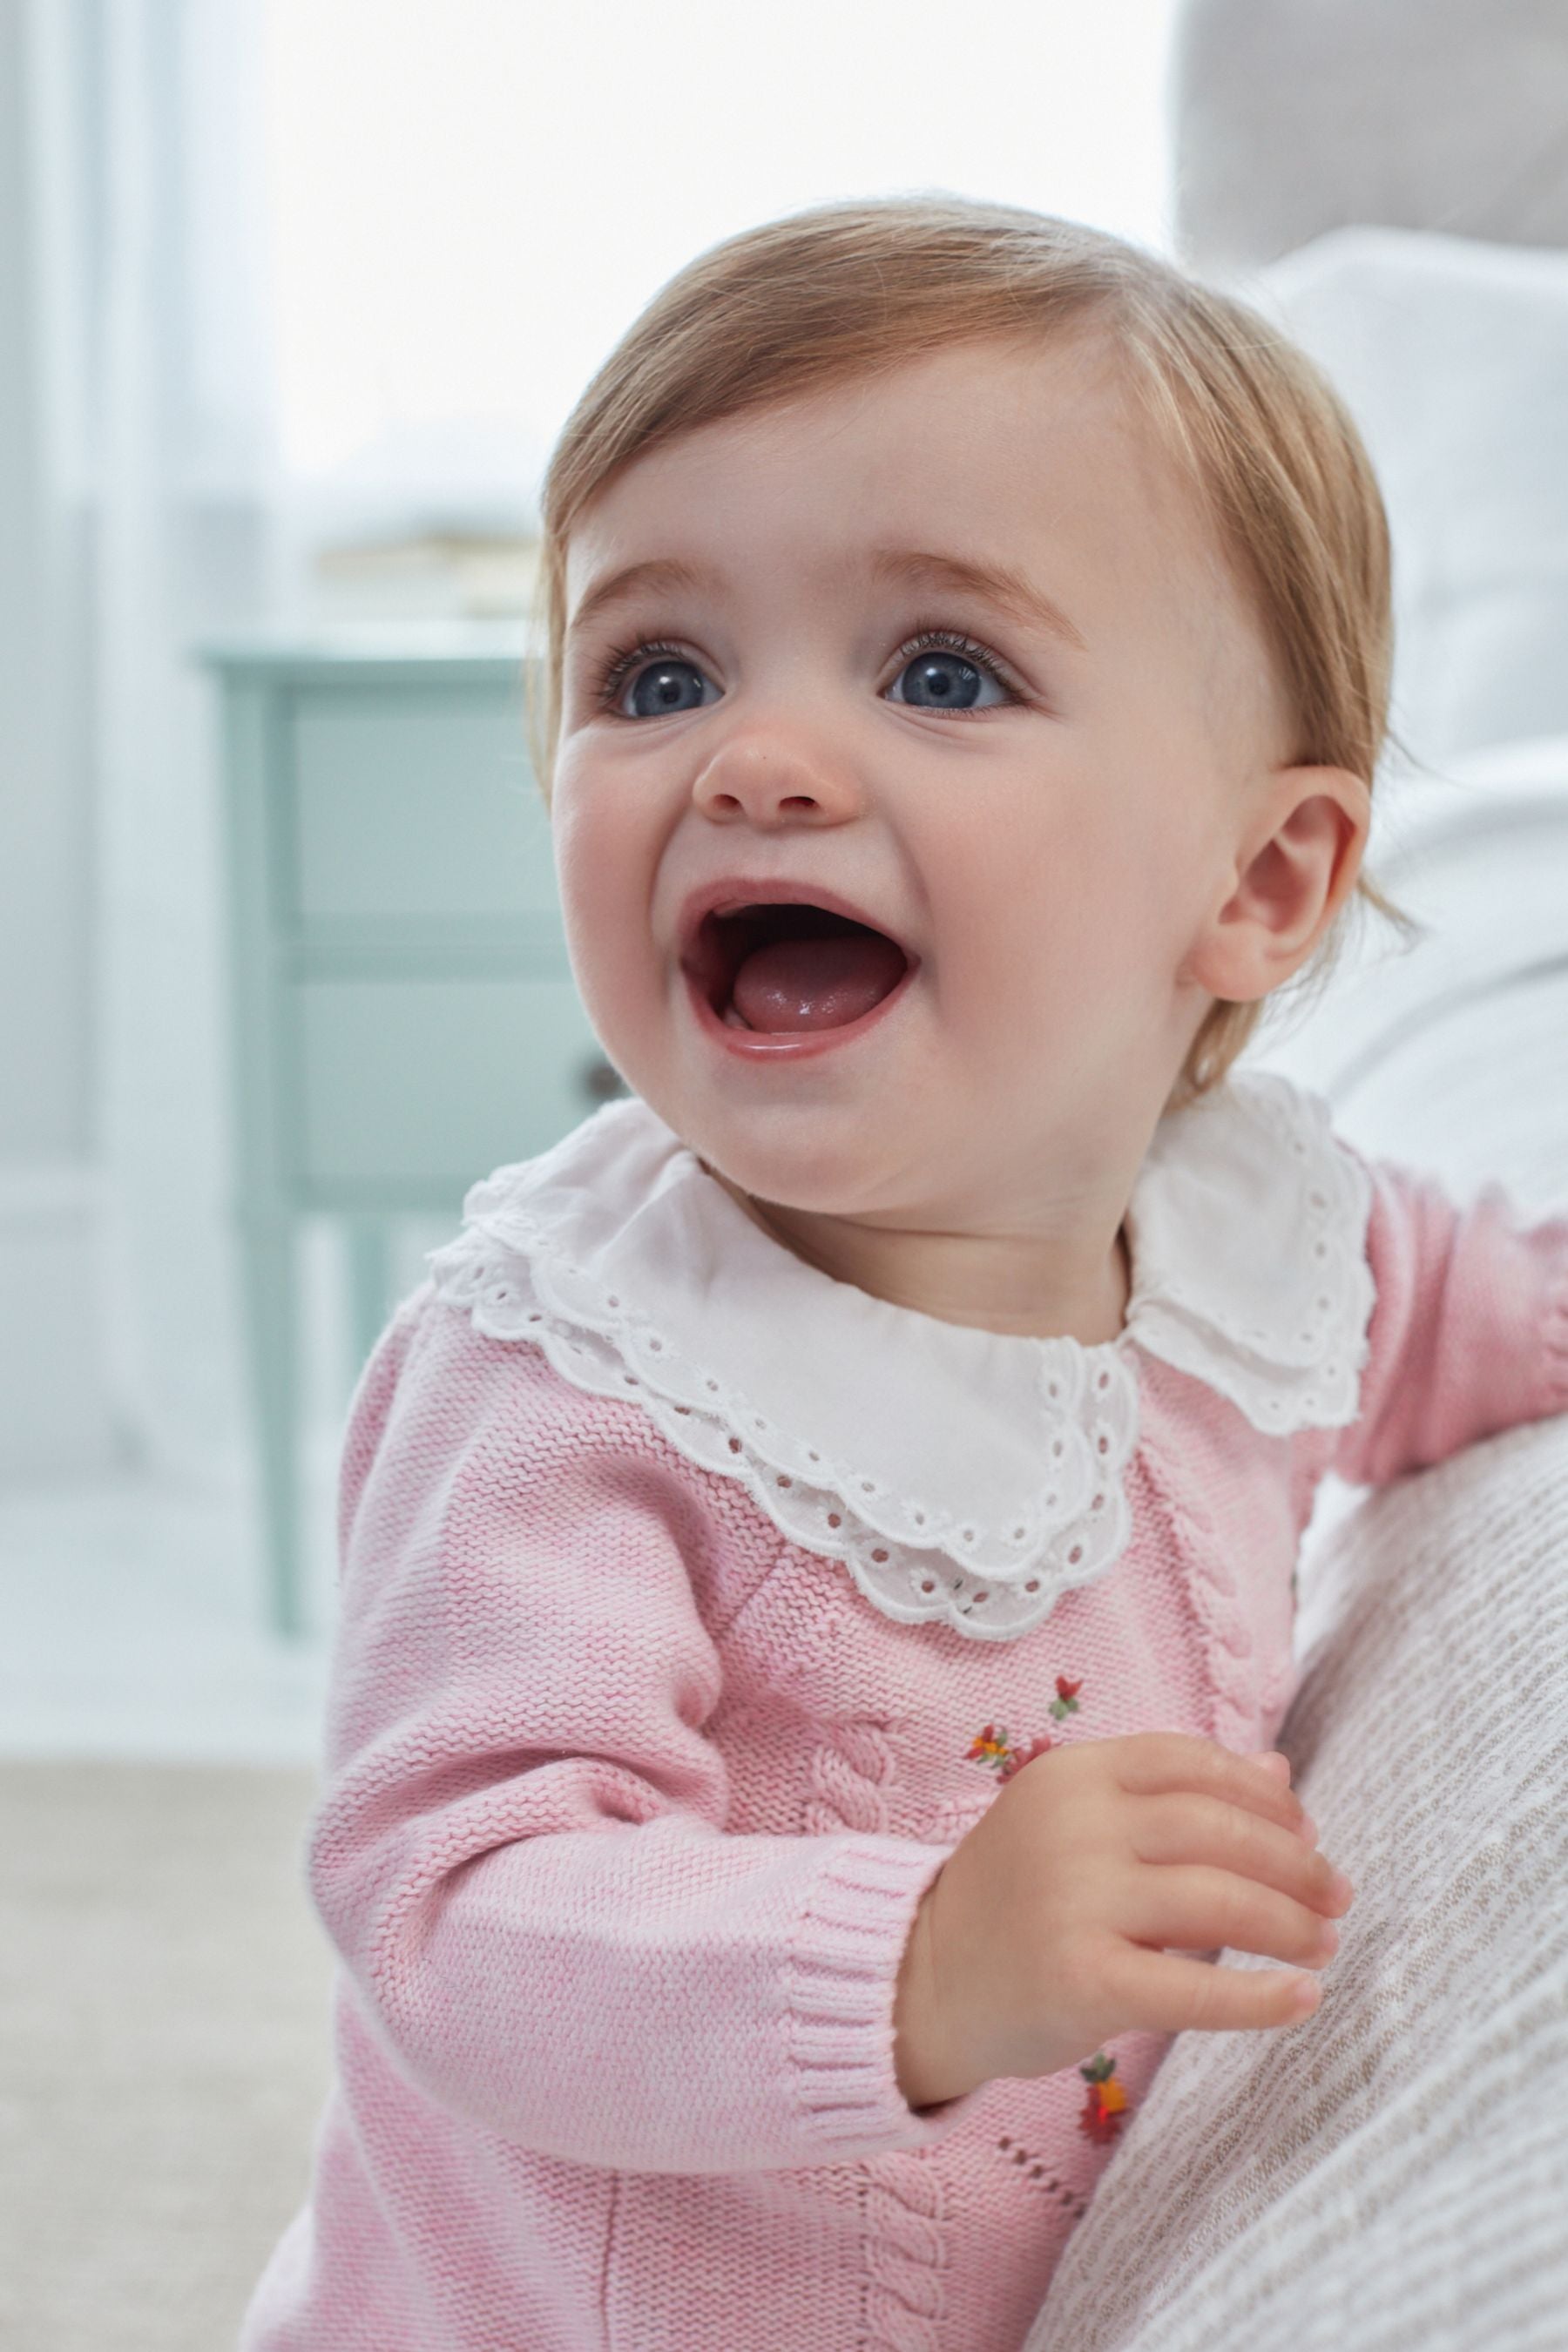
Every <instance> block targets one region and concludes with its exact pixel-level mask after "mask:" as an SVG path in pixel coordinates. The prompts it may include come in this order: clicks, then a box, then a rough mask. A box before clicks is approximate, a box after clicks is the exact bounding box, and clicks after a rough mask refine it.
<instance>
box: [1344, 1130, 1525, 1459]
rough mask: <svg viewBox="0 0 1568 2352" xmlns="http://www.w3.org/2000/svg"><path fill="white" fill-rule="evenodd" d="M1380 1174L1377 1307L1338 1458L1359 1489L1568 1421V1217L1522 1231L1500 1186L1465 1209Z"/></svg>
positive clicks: (1383, 1167) (1370, 1232)
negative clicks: (1521, 1431)
mask: <svg viewBox="0 0 1568 2352" xmlns="http://www.w3.org/2000/svg"><path fill="white" fill-rule="evenodd" d="M1368 1172H1369V1174H1370V1175H1371V1178H1372V1185H1373V1194H1372V1211H1371V1216H1370V1219H1369V1222H1368V1226H1367V1237H1366V1248H1367V1257H1368V1261H1369V1263H1370V1265H1371V1268H1372V1275H1373V1284H1374V1286H1375V1290H1376V1303H1375V1305H1374V1307H1373V1314H1372V1321H1371V1326H1370V1329H1369V1332H1368V1353H1367V1360H1366V1363H1365V1366H1364V1368H1363V1373H1362V1384H1361V1398H1360V1404H1359V1409H1358V1412H1357V1416H1356V1419H1355V1420H1354V1421H1353V1422H1352V1423H1351V1424H1350V1426H1349V1427H1348V1428H1346V1429H1344V1430H1343V1431H1342V1432H1341V1433H1340V1434H1339V1437H1338V1441H1337V1444H1336V1446H1335V1449H1334V1451H1333V1453H1332V1454H1331V1457H1330V1466H1331V1468H1332V1469H1333V1470H1335V1471H1337V1472H1338V1474H1339V1475H1340V1476H1341V1477H1342V1478H1344V1479H1346V1480H1348V1481H1349V1482H1350V1483H1351V1484H1352V1486H1381V1485H1383V1484H1384V1482H1385V1481H1386V1480H1388V1479H1390V1478H1396V1477H1398V1476H1399V1475H1401V1474H1402V1473H1403V1472H1405V1471H1407V1470H1416V1469H1421V1468H1424V1467H1425V1466H1426V1465H1428V1464H1430V1463H1434V1462H1441V1461H1444V1460H1446V1459H1447V1456H1448V1455H1449V1454H1456V1453H1458V1450H1459V1448H1460V1447H1461V1446H1464V1445H1468V1444H1473V1443H1474V1442H1475V1441H1476V1440H1477V1439H1478V1438H1482V1437H1489V1436H1491V1435H1492V1434H1494V1433H1495V1432H1497V1431H1499V1430H1502V1429H1511V1428H1513V1427H1515V1426H1516V1425H1517V1424H1519V1423H1522V1422H1530V1421H1539V1420H1541V1419H1542V1418H1543V1417H1544V1416H1545V1415H1547V1414H1549V1413H1555V1412H1564V1411H1568V1217H1553V1218H1550V1219H1548V1220H1547V1221H1545V1222H1544V1223H1538V1224H1529V1223H1523V1222H1522V1221H1521V1219H1520V1218H1519V1216H1518V1215H1517V1214H1516V1213H1515V1211H1514V1209H1513V1206H1512V1204H1511V1202H1510V1199H1509V1196H1508V1194H1507V1193H1506V1192H1504V1190H1503V1189H1502V1187H1501V1186H1500V1185H1498V1184H1491V1185H1489V1186H1488V1187H1487V1188H1486V1190H1485V1191H1484V1192H1481V1193H1480V1194H1479V1196H1478V1197H1477V1199H1476V1200H1475V1201H1474V1202H1471V1203H1470V1204H1469V1205H1468V1206H1467V1207H1463V1208H1461V1207H1458V1206H1457V1205H1456V1204H1455V1203H1454V1202H1453V1201H1451V1200H1450V1199H1449V1198H1448V1196H1447V1193H1446V1192H1444V1191H1443V1190H1442V1188H1441V1186H1440V1185H1438V1184H1436V1182H1434V1181H1432V1180H1431V1179H1430V1178H1429V1177H1426V1176H1422V1175H1419V1174H1415V1173H1413V1172H1411V1171H1408V1170H1405V1169H1403V1168H1399V1167H1395V1166H1394V1165H1392V1164H1389V1163H1386V1162H1380V1163H1376V1164H1373V1165H1371V1166H1369V1170H1368Z"/></svg>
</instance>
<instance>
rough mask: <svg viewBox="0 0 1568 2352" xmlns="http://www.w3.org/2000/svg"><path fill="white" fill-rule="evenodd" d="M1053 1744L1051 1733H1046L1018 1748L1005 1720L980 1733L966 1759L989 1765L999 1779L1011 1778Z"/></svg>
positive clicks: (989, 1725)
mask: <svg viewBox="0 0 1568 2352" xmlns="http://www.w3.org/2000/svg"><path fill="white" fill-rule="evenodd" d="M1050 1745H1051V1740H1050V1737H1049V1734H1048V1733H1042V1734H1041V1736H1040V1738H1037V1739H1031V1740H1030V1742H1029V1744H1028V1746H1027V1748H1015V1747H1013V1746H1012V1745H1011V1744H1010V1742H1009V1740H1008V1738H1007V1727H1006V1726H1005V1724H991V1723H988V1724H987V1725H986V1727H985V1728H984V1731H982V1732H980V1733H978V1734H977V1736H976V1738H975V1740H974V1744H973V1747H972V1748H970V1750H969V1752H968V1755H967V1756H966V1758H965V1759H964V1760H965V1762H966V1763H972V1764H984V1765H987V1766H989V1768H990V1769H991V1770H992V1771H994V1773H995V1775H996V1778H997V1779H998V1780H1011V1779H1012V1777H1013V1775H1014V1773H1015V1772H1021V1771H1022V1770H1023V1769H1024V1767H1025V1765H1026V1764H1032V1763H1033V1762H1034V1759H1035V1758H1036V1757H1037V1756H1043V1755H1044V1754H1045V1752H1046V1750H1047V1748H1049V1747H1050Z"/></svg>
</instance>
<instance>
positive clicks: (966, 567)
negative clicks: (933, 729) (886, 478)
mask: <svg viewBox="0 0 1568 2352" xmlns="http://www.w3.org/2000/svg"><path fill="white" fill-rule="evenodd" d="M851 568H852V569H853V570H854V571H855V572H861V571H862V569H863V570H864V572H867V573H868V574H869V575H870V576H871V577H872V578H873V579H878V580H887V581H896V582H899V583H904V584H907V585H913V586H917V587H929V588H933V589H937V590H941V589H944V588H945V589H956V590H958V591H960V592H962V593H967V594H969V595H973V596H980V597H983V598H984V600H985V601H986V603H988V604H994V605H996V606H997V607H998V609H999V610H1000V611H1002V612H1005V613H1008V614H1012V616H1013V618H1014V619H1015V620H1018V621H1021V622H1023V623H1024V624H1025V625H1030V624H1033V625H1034V626H1036V627H1037V628H1042V629H1045V630H1047V632H1048V633H1049V634H1050V635H1052V636H1056V637H1062V638H1065V639H1066V641H1067V643H1068V645H1072V646H1077V647H1078V649H1079V653H1087V652H1088V651H1089V647H1088V646H1087V645H1086V644H1085V642H1084V639H1083V637H1082V635H1080V634H1079V630H1078V629H1077V628H1076V627H1075V626H1074V625H1073V623H1072V622H1071V621H1070V620H1069V619H1068V615H1067V614H1065V613H1064V612H1063V611H1062V608H1061V606H1060V605H1059V604H1057V603H1055V601H1054V600H1053V599H1052V598H1051V597H1049V596H1047V594H1046V593H1045V590H1044V589H1043V588H1038V587H1037V586H1036V585H1035V583H1034V582H1033V581H1032V580H1029V579H1026V577H1025V575H1024V573H1023V572H1016V571H1015V570H1014V569H1013V568H1012V567H1011V565H1008V564H1005V563H979V562H974V561H973V560H972V559H971V558H970V557H967V556H963V555H943V554H939V553H938V552H936V551H934V550H932V549H929V548H913V547H879V548H877V549H875V550H874V551H872V553H871V554H870V555H869V556H868V558H866V559H864V562H863V563H862V560H861V559H860V558H858V557H857V558H855V559H854V560H853V562H852V565H851ZM716 578H717V575H716V574H715V573H714V572H710V570H709V569H708V568H707V567H706V566H705V565H701V564H695V563H685V562H681V561H680V560H679V557H676V556H650V557H649V558H648V559H647V561H646V562H642V563H627V564H625V565H623V566H622V568H621V569H620V571H618V572H610V573H608V574H607V576H606V577H605V579H603V580H596V581H595V583H594V584H593V586H592V587H591V588H589V589H588V590H587V592H586V593H585V594H584V598H583V601H582V603H581V604H579V605H578V607H577V609H576V611H575V612H574V614H573V615H572V618H571V621H570V622H569V623H568V625H567V626H568V631H569V633H571V634H575V632H576V631H578V630H580V629H584V628H586V626H587V625H588V623H589V622H590V621H592V620H595V618H597V617H598V616H599V615H600V614H604V613H605V611H607V610H608V609H609V607H610V606H612V605H615V604H625V603H626V602H627V600H628V599H629V598H631V597H633V596H636V595H638V594H640V593H643V592H644V591H646V590H648V589H653V590H656V591H657V590H662V591H667V592H668V591H669V590H673V589H680V588H685V589H700V588H705V587H708V586H710V585H711V584H713V583H714V582H715V580H716Z"/></svg>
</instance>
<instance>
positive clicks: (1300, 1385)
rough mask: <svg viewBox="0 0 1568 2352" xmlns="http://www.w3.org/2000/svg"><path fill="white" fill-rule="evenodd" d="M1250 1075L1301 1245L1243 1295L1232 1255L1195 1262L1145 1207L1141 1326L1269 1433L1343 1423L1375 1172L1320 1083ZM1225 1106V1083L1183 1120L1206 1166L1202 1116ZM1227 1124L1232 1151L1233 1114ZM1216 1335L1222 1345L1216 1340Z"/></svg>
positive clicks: (1192, 1155) (1362, 1355) (1152, 1162)
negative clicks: (1351, 1142) (1345, 1138)
mask: <svg viewBox="0 0 1568 2352" xmlns="http://www.w3.org/2000/svg"><path fill="white" fill-rule="evenodd" d="M1235 1083H1236V1082H1235V1081H1233V1082H1232V1084H1233V1086H1234V1085H1235ZM1244 1083H1245V1087H1246V1100H1247V1104H1248V1106H1249V1108H1250V1110H1251V1112H1252V1114H1253V1118H1252V1124H1253V1126H1254V1129H1255V1132H1256V1134H1257V1135H1258V1137H1259V1138H1260V1139H1268V1141H1270V1142H1271V1143H1272V1145H1273V1146H1274V1148H1275V1149H1277V1150H1278V1151H1279V1153H1280V1154H1281V1155H1283V1156H1284V1158H1285V1165H1286V1167H1287V1169H1288V1170H1289V1171H1290V1172H1291V1173H1292V1174H1293V1176H1294V1179H1295V1181H1294V1184H1293V1186H1292V1188H1291V1195H1290V1197H1291V1203H1292V1220H1291V1222H1292V1229H1293V1230H1292V1233H1291V1236H1290V1238H1291V1241H1292V1244H1294V1245H1295V1255H1294V1256H1293V1257H1290V1258H1287V1259H1286V1260H1285V1261H1284V1262H1283V1263H1282V1264H1281V1265H1280V1266H1279V1276H1278V1280H1277V1282H1276V1284H1275V1285H1274V1286H1272V1287H1271V1289H1270V1290H1269V1291H1268V1293H1265V1294H1260V1293H1258V1292H1257V1291H1254V1293H1253V1294H1252V1296H1251V1297H1250V1298H1249V1301H1248V1305H1247V1307H1246V1308H1243V1307H1240V1306H1239V1304H1238V1303H1237V1301H1236V1300H1235V1299H1233V1298H1229V1297H1226V1291H1225V1288H1224V1286H1223V1285H1224V1265H1225V1261H1224V1258H1223V1256H1222V1258H1221V1259H1220V1261H1219V1262H1218V1264H1215V1262H1213V1261H1211V1262H1209V1263H1207V1264H1205V1265H1204V1266H1203V1270H1202V1272H1201V1273H1198V1274H1194V1273H1192V1272H1189V1271H1188V1269H1187V1268H1186V1267H1185V1266H1184V1265H1178V1264H1175V1263H1173V1262H1172V1261H1173V1258H1174V1255H1175V1253H1174V1251H1173V1250H1171V1249H1170V1247H1169V1245H1168V1244H1167V1243H1166V1242H1165V1241H1164V1238H1163V1236H1161V1235H1159V1234H1156V1233H1152V1232H1151V1230H1150V1227H1151V1224H1152V1223H1153V1222H1154V1220H1153V1219H1152V1218H1151V1217H1150V1216H1148V1215H1145V1216H1144V1217H1143V1218H1142V1220H1140V1221H1139V1240H1140V1254H1139V1277H1140V1280H1139V1286H1140V1291H1141V1293H1142V1296H1141V1297H1139V1299H1138V1300H1137V1302H1136V1306H1137V1312H1136V1325H1137V1328H1136V1332H1135V1335H1134V1336H1135V1337H1136V1339H1137V1340H1138V1344H1139V1346H1140V1347H1141V1348H1143V1349H1147V1351H1148V1352H1149V1353H1150V1354H1151V1355H1155V1356H1159V1357H1162V1358H1163V1360H1164V1361H1165V1362H1166V1363H1169V1364H1173V1365H1174V1367H1175V1369H1176V1370H1178V1371H1182V1372H1188V1373H1191V1374H1192V1375H1193V1377H1194V1379H1197V1380H1201V1381H1205V1382H1206V1383H1207V1385H1208V1386H1209V1387H1210V1388H1214V1389H1217V1390H1218V1391H1219V1392H1220V1394H1221V1395H1222V1396H1225V1397H1228V1398H1229V1400H1230V1402H1232V1403H1233V1404H1234V1405H1237V1407H1239V1409H1240V1411H1241V1412H1244V1413H1245V1414H1246V1415H1247V1420H1248V1421H1249V1422H1251V1423H1252V1425H1253V1427H1254V1428H1255V1429H1259V1430H1262V1431H1263V1432H1264V1433H1266V1434H1268V1435H1271V1436H1287V1435H1289V1434H1290V1433H1292V1432H1293V1431H1295V1430H1299V1429H1339V1428H1342V1427H1344V1426H1345V1424H1346V1423H1349V1422H1350V1421H1352V1420H1353V1418H1354V1416H1355V1411H1356V1405H1357V1402H1358V1399H1359V1396H1360V1392H1361V1374H1362V1370H1363V1366H1364V1364H1365V1362H1366V1359H1367V1354H1368V1330H1369V1327H1370V1323H1371V1318H1372V1310H1373V1301H1374V1286H1373V1278H1372V1270H1371V1268H1370V1267H1369V1265H1367V1262H1366V1255H1365V1236H1366V1227H1367V1220H1368V1217H1369V1216H1370V1214H1371V1210H1372V1181H1371V1179H1370V1177H1369V1176H1368V1174H1367V1171H1366V1169H1365V1168H1364V1167H1363V1164H1362V1162H1361V1160H1359V1159H1357V1158H1356V1157H1355V1156H1354V1155H1353V1154H1352V1153H1351V1152H1349V1151H1347V1150H1345V1149H1344V1147H1343V1145H1342V1144H1341V1143H1340V1141H1339V1140H1338V1139H1337V1138H1336V1137H1335V1135H1334V1133H1333V1130H1332V1128H1331V1125H1330V1121H1329V1111H1328V1106H1327V1105H1326V1104H1325V1103H1324V1102H1323V1101H1322V1100H1321V1098H1320V1097H1318V1096H1316V1095H1313V1094H1310V1093H1307V1092H1306V1091H1305V1090H1303V1089H1301V1088H1299V1087H1294V1086H1292V1085H1290V1084H1289V1081H1288V1080H1286V1079H1284V1078H1281V1077H1279V1076H1277V1075H1276V1074H1275V1073H1273V1072H1270V1071H1253V1072H1249V1073H1248V1074H1247V1077H1246V1080H1245V1082H1244ZM1226 1108H1228V1106H1227V1105H1226V1102H1225V1098H1224V1097H1222V1096H1211V1097H1200V1099H1199V1100H1198V1101H1197V1102H1196V1103H1194V1105H1192V1106H1191V1108H1189V1110H1188V1111H1187V1112H1186V1114H1185V1115H1184V1118H1185V1122H1186V1123H1185V1125H1184V1127H1183V1128H1182V1129H1178V1130H1173V1139H1174V1136H1176V1135H1179V1137H1180V1142H1181V1147H1182V1156H1183V1158H1184V1160H1185V1162H1186V1168H1185V1170H1184V1171H1182V1172H1183V1173H1185V1174H1188V1175H1191V1173H1192V1172H1193V1171H1194V1170H1195V1169H1197V1168H1198V1167H1199V1165H1200V1162H1201V1152H1202V1146H1203V1144H1204V1142H1205V1128H1206V1127H1207V1126H1208V1124H1209V1123H1210V1122H1214V1123H1215V1124H1216V1127H1217V1122H1218V1121H1219V1120H1220V1119H1222V1118H1224V1115H1225V1111H1226ZM1223 1133H1224V1149H1225V1150H1226V1151H1229V1150H1231V1149H1233V1148H1234V1138H1235V1135H1236V1129H1235V1125H1234V1122H1231V1123H1227V1124H1226V1128H1225V1129H1224V1130H1223ZM1168 1149H1169V1146H1168V1145H1166V1144H1164V1143H1163V1141H1160V1140H1157V1141H1156V1144H1155V1146H1154V1148H1153V1149H1152V1151H1151V1154H1150V1158H1149V1160H1148V1161H1147V1162H1146V1163H1145V1171H1146V1173H1147V1174H1148V1175H1150V1176H1151V1177H1152V1179H1153V1180H1154V1181H1153V1182H1152V1183H1151V1184H1149V1185H1146V1186H1144V1187H1143V1198H1144V1199H1145V1201H1149V1200H1151V1199H1157V1198H1158V1192H1157V1191H1156V1187H1157V1186H1158V1184H1159V1181H1160V1179H1161V1177H1162V1176H1164V1175H1165V1174H1166V1163H1165V1161H1164V1160H1163V1152H1164V1151H1166V1150H1168ZM1176 1181H1181V1178H1180V1176H1179V1175H1178V1176H1177V1177H1176ZM1200 1181H1201V1179H1200ZM1137 1197H1138V1196H1137V1195H1135V1196H1134V1199H1135V1200H1136V1199H1137ZM1221 1248H1222V1250H1223V1241H1222V1242H1221ZM1263 1298H1266V1299H1267V1304H1268V1306H1270V1307H1273V1308H1274V1309H1275V1320H1274V1324H1273V1328H1269V1327H1268V1325H1267V1324H1265V1323H1264V1322H1263V1321H1262V1320H1261V1319H1260V1316H1259V1313H1258V1306H1259V1304H1260V1302H1261V1300H1262V1299H1263ZM1216 1339H1218V1340H1220V1341H1221V1342H1223V1343H1224V1344H1223V1345H1220V1346H1217V1347H1216V1345H1215V1340H1216Z"/></svg>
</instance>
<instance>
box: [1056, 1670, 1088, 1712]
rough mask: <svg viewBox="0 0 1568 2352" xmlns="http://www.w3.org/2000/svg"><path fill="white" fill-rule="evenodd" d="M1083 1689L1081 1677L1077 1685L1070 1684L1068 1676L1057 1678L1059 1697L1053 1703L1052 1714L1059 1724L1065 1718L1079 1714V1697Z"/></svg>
mask: <svg viewBox="0 0 1568 2352" xmlns="http://www.w3.org/2000/svg"><path fill="white" fill-rule="evenodd" d="M1082 1688H1083V1677H1082V1675H1079V1679H1078V1680H1077V1682H1076V1683H1069V1682H1068V1678H1067V1676H1066V1675H1058V1676H1057V1695H1056V1696H1055V1698H1054V1699H1052V1701H1051V1713H1052V1714H1053V1715H1054V1716H1055V1717H1056V1719H1057V1721H1058V1723H1060V1722H1061V1721H1062V1719H1063V1717H1066V1716H1069V1715H1076V1714H1077V1713H1078V1695H1079V1691H1080V1690H1082Z"/></svg>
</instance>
